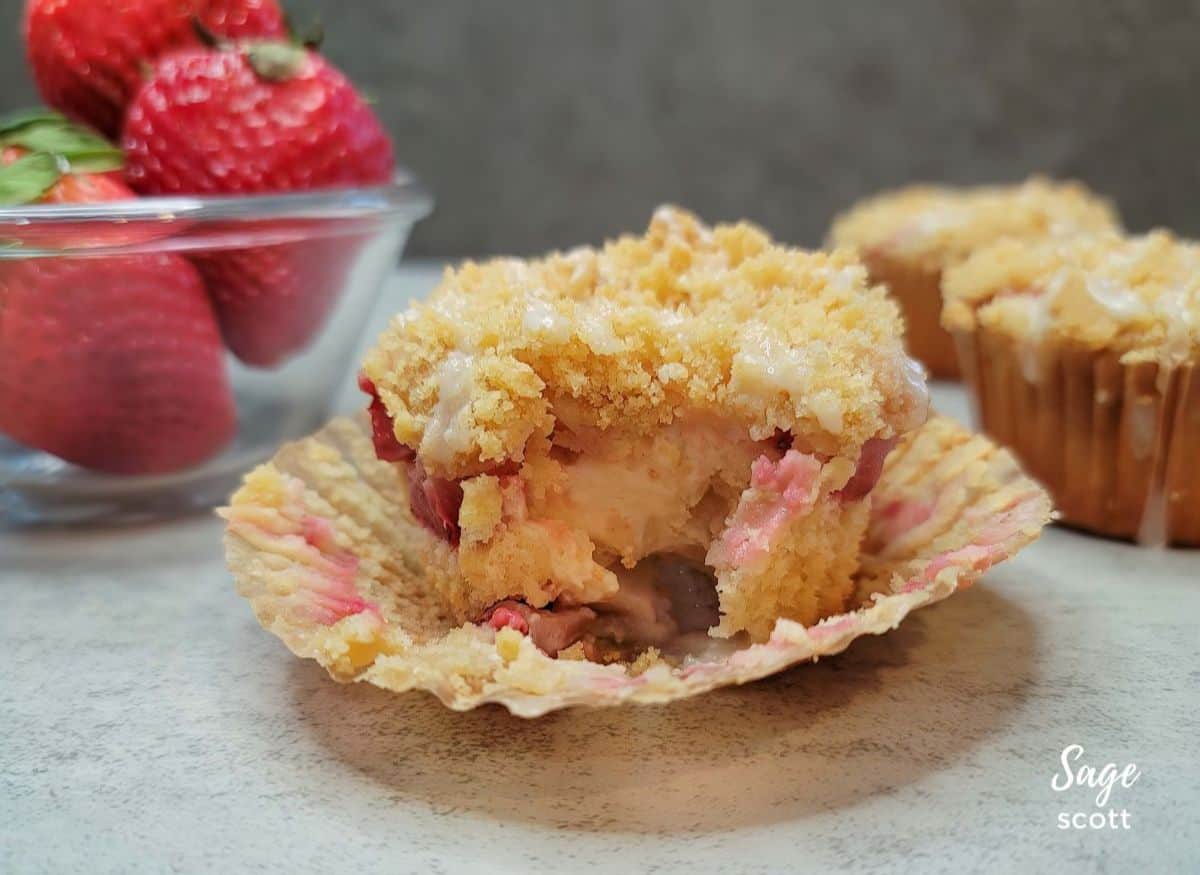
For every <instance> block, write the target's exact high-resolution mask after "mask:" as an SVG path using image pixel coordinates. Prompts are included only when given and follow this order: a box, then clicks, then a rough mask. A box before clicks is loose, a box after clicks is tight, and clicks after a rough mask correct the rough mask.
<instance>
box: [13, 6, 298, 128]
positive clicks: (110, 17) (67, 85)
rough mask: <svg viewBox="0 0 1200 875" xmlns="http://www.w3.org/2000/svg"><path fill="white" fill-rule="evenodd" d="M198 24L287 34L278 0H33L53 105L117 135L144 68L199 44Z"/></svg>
mask: <svg viewBox="0 0 1200 875" xmlns="http://www.w3.org/2000/svg"><path fill="white" fill-rule="evenodd" d="M193 21H199V22H201V23H202V24H203V25H204V26H205V27H207V28H208V29H209V30H211V31H212V32H214V33H218V34H221V35H222V36H227V37H230V38H242V37H282V36H284V35H285V34H286V32H287V26H286V24H285V21H284V16H283V13H282V12H281V11H280V8H279V5H278V3H277V2H276V0H28V2H27V4H26V9H25V45H26V49H27V51H28V54H29V62H30V65H31V66H32V67H33V75H34V78H35V79H36V80H37V84H38V88H39V89H40V90H41V92H42V96H43V97H44V98H45V99H46V102H47V103H49V104H50V105H51V106H54V107H56V108H57V109H60V110H62V111H63V112H65V113H67V114H68V115H70V116H72V117H74V118H76V119H78V120H80V121H83V122H86V123H88V124H90V125H92V126H93V127H95V128H96V129H97V130H99V131H102V132H103V133H105V134H107V135H109V136H116V135H118V134H119V133H120V130H121V121H122V119H123V117H124V113H125V107H126V106H127V105H128V103H129V101H130V99H131V98H132V97H133V95H134V93H135V92H136V91H137V89H138V87H139V86H140V85H141V83H142V78H143V68H144V67H146V66H147V65H151V64H153V62H154V61H156V60H157V59H158V58H160V57H162V56H163V55H165V54H167V53H168V52H170V51H173V50H175V49H179V48H183V47H185V46H189V45H195V44H196V42H197V38H196V35H195V31H194V29H193Z"/></svg>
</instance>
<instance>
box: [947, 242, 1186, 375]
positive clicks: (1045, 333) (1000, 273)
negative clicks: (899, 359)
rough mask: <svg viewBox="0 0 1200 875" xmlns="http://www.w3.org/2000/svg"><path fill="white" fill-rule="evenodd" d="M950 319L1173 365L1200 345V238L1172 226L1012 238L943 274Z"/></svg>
mask: <svg viewBox="0 0 1200 875" xmlns="http://www.w3.org/2000/svg"><path fill="white" fill-rule="evenodd" d="M944 291H945V296H946V305H945V309H944V311H943V314H942V318H943V322H944V323H945V325H946V327H947V328H949V329H951V330H958V331H973V330H975V329H976V328H977V327H984V328H987V329H990V330H994V331H997V332H1000V333H1003V334H1005V335H1007V336H1009V337H1012V338H1014V339H1018V340H1022V341H1025V342H1028V343H1029V344H1030V345H1032V346H1035V347H1036V346H1040V345H1041V344H1042V343H1044V342H1046V341H1052V342H1071V343H1077V344H1081V345H1083V346H1085V347H1087V348H1089V349H1108V350H1113V351H1116V352H1120V353H1122V354H1123V360H1124V361H1127V362H1136V361H1157V362H1159V363H1160V364H1162V365H1164V366H1165V367H1175V366H1178V365H1181V364H1184V363H1186V362H1189V361H1194V360H1195V359H1196V356H1197V353H1198V352H1200V244H1196V243H1192V242H1188V241H1182V240H1179V239H1177V238H1175V237H1174V236H1173V235H1171V234H1170V233H1169V232H1167V231H1154V232H1152V233H1150V234H1146V235H1143V236H1138V237H1120V236H1117V235H1115V234H1111V235H1091V236H1086V237H1077V238H1073V239H1068V240H1060V241H1044V242H1042V243H1038V244H1029V243H1024V244H1023V243H1020V242H1017V241H1005V242H1001V243H998V244H996V245H995V246H992V247H988V248H986V249H983V250H981V251H980V252H978V253H976V254H975V255H973V256H972V257H971V258H969V259H968V260H967V261H965V262H964V263H963V264H961V265H960V266H958V267H956V268H954V269H953V270H951V271H949V272H948V273H947V274H946V279H945V283H944Z"/></svg>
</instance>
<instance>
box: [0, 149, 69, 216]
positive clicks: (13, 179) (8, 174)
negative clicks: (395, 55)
mask: <svg viewBox="0 0 1200 875" xmlns="http://www.w3.org/2000/svg"><path fill="white" fill-rule="evenodd" d="M62 175H63V171H62V167H60V166H59V163H58V159H57V158H55V157H54V156H53V155H47V154H46V153H44V152H39V153H37V154H34V155H26V156H25V157H24V158H18V159H17V160H16V161H14V162H13V163H12V164H9V165H7V166H5V167H0V205H4V206H16V205H20V204H30V203H33V202H34V201H36V200H38V199H40V198H41V197H42V195H44V194H45V193H46V192H48V191H49V190H50V189H52V188H53V187H54V186H55V185H56V184H57V183H58V181H59V180H60V179H62Z"/></svg>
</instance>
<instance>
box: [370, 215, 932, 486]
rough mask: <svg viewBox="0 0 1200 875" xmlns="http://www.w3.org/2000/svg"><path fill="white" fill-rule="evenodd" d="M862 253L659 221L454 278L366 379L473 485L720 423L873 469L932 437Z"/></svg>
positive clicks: (400, 329)
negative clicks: (669, 429) (578, 453)
mask: <svg viewBox="0 0 1200 875" xmlns="http://www.w3.org/2000/svg"><path fill="white" fill-rule="evenodd" d="M901 333H902V326H901V319H900V315H899V312H898V310H897V307H896V305H895V304H894V303H893V302H892V301H891V300H890V299H889V298H888V297H887V295H886V293H885V292H884V290H883V289H882V287H878V286H874V287H873V286H871V285H870V284H869V282H868V280H867V275H866V271H865V269H864V267H863V266H862V264H861V263H860V262H859V260H858V259H857V257H856V255H855V254H854V253H852V252H851V251H848V250H846V251H835V252H832V253H824V252H807V251H802V250H798V249H790V248H786V247H783V246H780V245H777V244H775V243H774V242H773V241H772V240H771V239H770V238H769V237H768V236H767V235H766V234H765V233H764V232H763V231H762V230H760V229H759V228H757V227H755V226H753V225H750V224H746V223H740V224H736V225H718V226H716V227H713V228H709V227H707V226H705V225H704V224H702V223H701V222H700V221H699V220H698V219H696V217H694V216H693V215H691V214H689V213H687V212H684V211H682V210H678V209H674V208H671V207H663V208H660V209H659V210H658V211H657V212H656V213H655V215H654V217H653V219H652V221H651V223H650V228H649V230H648V232H647V233H646V235H645V236H644V237H622V238H620V239H618V240H616V241H613V242H610V243H608V244H607V245H605V246H604V247H603V248H600V249H592V248H580V249H575V250H572V251H570V252H567V253H555V254H552V255H550V256H548V257H546V258H543V259H539V260H533V261H524V260H518V259H511V258H507V259H496V260H492V261H488V262H485V263H470V262H468V263H466V264H465V265H463V266H462V267H460V268H459V269H457V270H449V271H447V273H446V275H445V277H444V278H443V281H442V283H441V284H440V286H439V287H438V288H437V289H436V290H435V291H434V293H433V294H432V296H431V297H430V299H429V301H428V302H427V303H420V304H414V305H413V306H411V307H410V308H409V309H408V310H407V311H406V312H405V313H403V314H401V315H400V316H398V317H396V319H395V320H394V321H393V322H392V324H391V326H390V327H389V328H388V330H387V331H386V332H385V333H384V335H383V336H382V337H381V338H380V340H379V343H378V345H377V346H376V347H375V349H374V350H373V351H372V352H371V353H370V354H369V356H368V357H367V360H366V362H365V363H364V374H365V376H366V377H367V378H368V379H370V380H371V381H372V382H373V383H374V386H375V389H376V391H377V392H378V394H379V396H380V398H381V399H382V401H383V402H384V404H385V406H386V408H387V410H388V412H389V413H390V414H391V416H392V418H393V420H394V424H395V433H396V437H397V439H398V440H399V441H400V442H401V443H402V444H405V445H407V446H409V447H411V448H413V449H415V450H416V452H417V456H418V458H419V459H420V460H421V462H422V464H423V465H425V467H427V468H428V469H430V470H432V471H435V472H438V473H439V474H445V475H450V476H466V475H469V474H472V473H476V472H478V471H484V470H488V469H489V468H492V467H494V466H495V465H497V464H500V463H503V462H506V461H510V460H521V459H522V458H523V454H524V451H525V447H526V444H527V443H528V442H529V440H530V439H531V438H532V437H534V436H539V435H540V436H545V435H549V434H550V433H551V432H552V431H553V430H554V429H556V428H567V429H570V430H577V429H586V428H600V429H610V428H615V429H621V430H625V431H628V432H633V433H649V432H650V431H652V430H653V429H655V428H658V427H661V426H664V425H667V424H669V423H671V422H673V421H675V420H676V419H677V418H679V417H681V416H697V415H706V414H712V415H715V416H717V417H720V418H721V419H723V420H726V421H732V422H734V423H740V424H742V425H744V426H745V427H746V428H747V429H748V432H749V434H750V435H751V436H752V437H753V438H754V439H756V440H758V439H764V438H767V437H770V436H771V435H772V434H774V433H775V432H776V431H777V430H778V431H783V432H790V433H791V434H792V436H793V437H794V438H795V440H796V442H797V446H798V447H800V448H803V449H804V450H806V451H809V452H816V453H822V454H825V455H829V456H834V455H837V456H844V457H847V458H857V457H858V455H859V452H860V450H861V448H862V446H863V444H865V443H866V442H867V441H868V440H870V439H871V438H875V437H883V438H888V437H891V436H895V435H899V434H903V433H905V432H907V431H910V430H911V429H913V428H915V427H916V426H917V425H919V424H920V423H921V422H922V421H923V419H924V417H925V414H926V407H927V401H928V397H927V394H926V390H925V386H924V375H923V373H922V371H921V369H920V367H919V366H918V365H916V364H915V363H914V362H912V360H911V359H909V358H908V357H907V356H906V355H905V353H904V349H903V344H902V340H901Z"/></svg>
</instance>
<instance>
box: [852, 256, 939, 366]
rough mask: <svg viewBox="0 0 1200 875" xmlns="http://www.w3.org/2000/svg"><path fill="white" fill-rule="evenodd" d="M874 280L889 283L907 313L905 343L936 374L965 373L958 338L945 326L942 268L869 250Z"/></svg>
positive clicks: (866, 257) (891, 291) (890, 291)
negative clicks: (960, 360)
mask: <svg viewBox="0 0 1200 875" xmlns="http://www.w3.org/2000/svg"><path fill="white" fill-rule="evenodd" d="M863 260H864V261H865V262H866V264H867V268H868V270H869V271H870V275H871V281H872V282H876V283H882V284H883V285H885V286H887V289H888V292H889V293H890V294H891V295H892V296H893V297H894V298H895V299H896V302H897V303H898V304H899V305H900V310H901V312H903V314H904V343H905V346H907V347H908V351H909V353H910V354H911V355H912V356H913V357H914V358H916V359H917V360H918V361H920V362H921V363H922V364H923V365H925V367H926V368H928V369H929V373H930V375H931V376H933V377H937V378H938V379H943V380H957V379H959V378H960V377H961V372H960V369H959V364H958V356H957V353H956V352H955V345H954V339H953V338H952V337H951V336H950V333H949V332H948V331H946V329H945V328H943V327H942V272H941V271H940V270H938V269H936V268H932V267H929V266H926V265H923V264H921V263H920V262H917V261H913V260H910V259H905V258H902V257H900V256H897V255H891V254H888V253H886V252H866V253H864V254H863Z"/></svg>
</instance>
